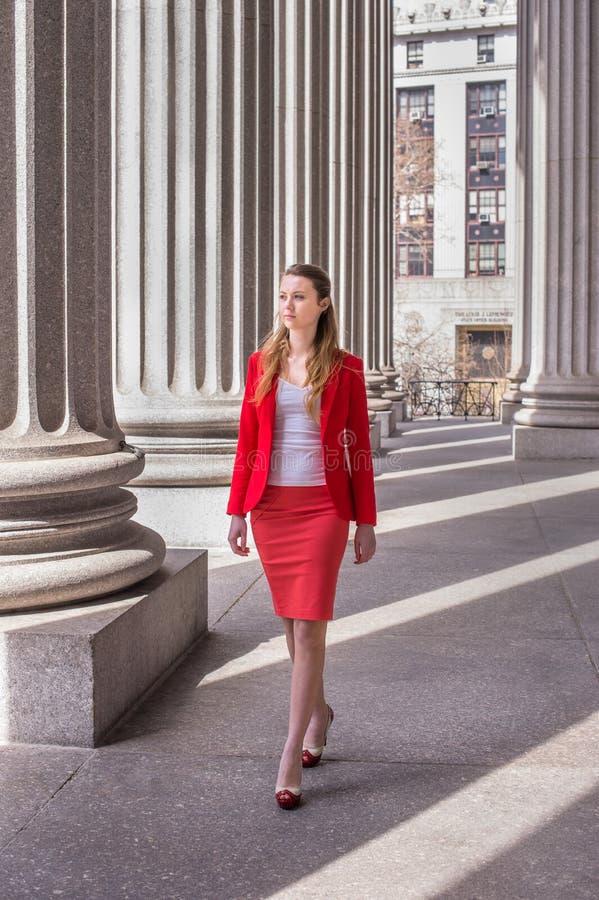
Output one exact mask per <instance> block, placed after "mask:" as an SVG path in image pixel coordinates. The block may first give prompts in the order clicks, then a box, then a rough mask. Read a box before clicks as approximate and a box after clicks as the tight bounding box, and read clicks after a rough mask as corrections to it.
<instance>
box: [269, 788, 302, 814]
mask: <svg viewBox="0 0 599 900" xmlns="http://www.w3.org/2000/svg"><path fill="white" fill-rule="evenodd" d="M301 799H302V792H301V789H300V788H294V787H282V786H281V785H279V784H278V785H277V786H276V788H275V800H276V801H277V803H278V804H279V806H280V807H281V809H295V807H296V806H299V805H300V800H301Z"/></svg>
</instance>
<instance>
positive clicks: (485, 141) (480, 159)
mask: <svg viewBox="0 0 599 900" xmlns="http://www.w3.org/2000/svg"><path fill="white" fill-rule="evenodd" d="M479 163H481V164H482V163H486V164H487V166H488V168H489V169H502V168H504V167H505V135H504V134H500V135H495V134H493V135H491V136H490V137H471V138H470V140H469V145H468V165H469V166H470V168H473V169H475V168H483V166H482V165H481V166H480V167H479V165H478V164H479Z"/></svg>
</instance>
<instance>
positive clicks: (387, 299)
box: [375, 4, 406, 410]
mask: <svg viewBox="0 0 599 900" xmlns="http://www.w3.org/2000/svg"><path fill="white" fill-rule="evenodd" d="M378 28H379V42H380V50H379V55H378V69H379V76H378V77H379V98H378V108H377V116H378V127H379V129H380V142H379V154H378V164H377V165H378V171H377V200H378V202H377V207H378V209H377V221H376V228H377V231H378V253H377V262H376V265H377V287H376V295H375V296H376V299H377V302H378V306H379V317H380V323H381V329H380V344H379V359H380V365H379V368H380V371H381V374H382V375H384V376H385V383H384V384H383V385H382V396H383V399H385V400H391V401H392V403H393V405H394V408H395V409H396V410H398V409H399V406H398V405H397V404H398V402H399V403H400V404H401V403H402V402H403V400H404V398H405V396H406V394H405V391H402V390H399V389H398V386H397V379H398V377H399V372H398V371H397V370H396V368H395V366H394V365H393V296H394V273H393V252H394V243H395V242H394V238H393V232H394V224H393V147H394V128H393V122H394V117H393V110H394V104H393V41H392V38H391V37H390V35H392V31H393V9H392V6H391V4H383V5H382V6H381V8H380V12H379V26H378Z"/></svg>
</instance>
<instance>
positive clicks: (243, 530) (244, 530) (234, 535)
mask: <svg viewBox="0 0 599 900" xmlns="http://www.w3.org/2000/svg"><path fill="white" fill-rule="evenodd" d="M247 535H248V526H247V522H246V521H245V519H244V517H243V516H231V527H230V528H229V537H228V538H227V540H228V541H229V546H230V547H231V550H232V551H233V553H236V554H237V556H247V555H248V553H249V552H250V548H249V547H247V546H246V543H247ZM238 538H241V546H239V544H238V543H237V539H238Z"/></svg>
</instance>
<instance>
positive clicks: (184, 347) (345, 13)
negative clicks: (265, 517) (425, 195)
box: [113, 0, 392, 546]
mask: <svg viewBox="0 0 599 900" xmlns="http://www.w3.org/2000/svg"><path fill="white" fill-rule="evenodd" d="M113 2H114V5H115V48H116V49H115V71H116V76H115V77H116V85H115V96H116V104H115V105H116V109H115V117H116V129H115V133H116V138H115V141H116V146H115V150H116V154H115V155H116V172H115V204H116V213H115V215H116V229H115V234H116V247H117V251H116V278H115V282H116V291H115V310H116V360H115V383H116V408H117V414H118V416H119V421H120V422H121V423H122V425H123V427H124V428H125V431H126V432H127V433H128V434H131V435H133V436H135V443H136V444H138V445H139V446H140V447H142V448H143V449H144V450H146V451H147V464H146V469H145V471H144V474H143V476H141V477H138V478H137V479H136V481H135V483H134V487H135V489H136V494H137V496H138V499H139V501H140V510H141V512H142V513H143V516H144V519H146V520H147V521H150V522H155V523H156V524H158V523H160V527H161V528H166V529H167V531H168V537H169V542H170V543H174V544H177V545H179V546H189V545H191V546H197V545H198V544H202V543H212V542H215V541H216V542H222V540H223V539H224V538H225V537H226V529H227V528H228V519H226V518H225V517H224V516H223V515H222V510H223V509H224V507H225V505H226V496H227V493H228V484H229V481H230V477H231V472H232V468H233V456H234V451H235V447H236V438H237V423H238V419H239V406H240V403H241V398H242V395H243V389H244V384H243V380H244V376H245V372H246V366H247V358H248V356H249V355H250V353H251V352H252V351H253V350H255V348H256V346H257V345H258V343H259V342H260V340H261V339H262V337H263V336H264V335H265V334H266V332H267V331H268V330H269V328H270V326H271V324H272V321H273V314H274V313H275V311H276V309H277V294H278V286H279V279H280V274H281V272H282V271H283V270H284V268H285V267H286V266H287V265H289V264H291V263H294V262H307V261H310V262H314V263H316V264H319V265H322V266H323V267H324V268H326V269H327V270H328V271H329V272H330V273H331V276H332V279H333V284H334V299H335V301H336V306H337V310H338V314H339V320H340V330H341V342H342V344H343V346H346V347H348V349H351V350H353V351H354V352H356V353H359V354H360V355H363V356H364V358H365V363H366V366H367V367H370V369H371V371H370V372H369V377H370V381H369V393H370V395H371V397H373V398H374V402H375V404H378V406H377V408H378V407H381V408H383V409H386V408H388V407H389V406H390V405H391V403H390V401H389V400H388V399H383V398H382V397H381V394H382V390H383V388H384V387H385V386H386V385H387V377H388V376H387V373H383V372H382V371H381V368H380V367H381V366H382V365H385V364H386V363H387V362H388V359H389V357H388V354H386V349H385V348H386V345H387V342H388V333H387V326H386V325H385V324H384V323H382V322H381V317H384V315H385V311H386V310H387V305H386V304H388V305H389V306H390V305H391V295H390V293H389V295H388V296H387V295H386V292H385V290H384V289H383V284H382V281H381V279H382V278H383V273H382V269H383V268H384V267H386V266H388V267H389V276H388V277H391V263H390V259H387V260H384V256H383V255H382V254H384V249H383V236H382V231H383V227H386V225H385V226H383V218H384V216H385V210H386V208H388V207H385V203H387V204H389V203H390V202H391V189H390V183H389V178H390V173H391V162H390V154H389V158H388V162H387V165H388V171H387V172H386V173H385V175H384V176H382V175H381V173H379V171H378V166H379V163H380V161H381V160H382V159H383V158H386V156H387V153H388V151H387V147H386V145H385V140H386V137H385V135H387V136H388V135H389V128H390V125H389V124H388V123H387V122H385V121H384V120H385V116H384V114H383V104H384V102H386V103H387V104H389V103H390V96H391V91H392V82H391V79H390V77H388V69H389V66H390V52H391V43H392V35H391V23H390V11H389V10H388V9H387V7H388V4H387V2H386V0H376V3H374V4H366V7H369V6H370V5H372V6H373V10H372V11H370V10H369V9H367V10H366V11H364V9H362V4H354V3H349V2H347V0H331V2H330V3H322V2H320V0H289V2H287V0H285V2H283V0H206V2H205V3H202V4H200V3H198V2H197V0H175V2H173V3H165V2H163V0H113ZM366 27H367V29H368V30H365V28H366ZM371 37H372V42H371V41H370V39H371ZM381 54H383V56H382V55H381ZM383 58H384V59H385V60H386V64H385V66H384V67H383V63H382V62H381V60H382V59H383ZM366 66H367V68H366ZM383 68H384V71H383ZM365 77H367V79H368V81H367V83H364V78H365ZM385 129H387V131H386V132H385ZM365 142H366V144H365ZM365 146H367V147H368V148H369V149H368V155H367V157H365V156H364V153H363V149H364V147H365ZM383 147H385V150H384V152H383ZM385 179H386V189H387V191H388V194H389V197H388V198H385V197H383V194H381V191H383V192H384V190H385V186H384V181H385ZM385 240H389V241H390V240H391V235H390V234H389V236H388V237H387V236H386V237H385ZM389 319H390V312H389ZM385 321H386V319H385ZM366 336H367V337H366ZM165 487H171V488H172V490H169V491H168V492H167V491H165V490H164V488H165ZM175 488H176V490H175ZM215 520H218V522H219V526H218V527H219V528H221V529H224V533H223V532H222V530H221V532H220V533H217V532H215V528H214V522H215Z"/></svg>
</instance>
